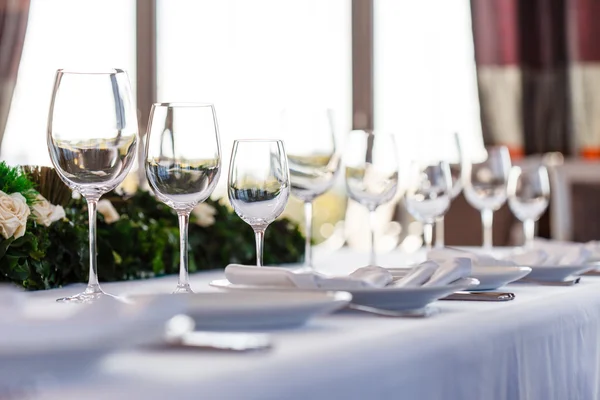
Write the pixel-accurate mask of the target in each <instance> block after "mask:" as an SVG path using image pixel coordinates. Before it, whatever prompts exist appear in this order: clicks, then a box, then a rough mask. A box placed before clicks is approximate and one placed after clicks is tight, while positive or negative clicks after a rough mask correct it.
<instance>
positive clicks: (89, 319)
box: [0, 297, 182, 387]
mask: <svg viewBox="0 0 600 400" xmlns="http://www.w3.org/2000/svg"><path fill="white" fill-rule="evenodd" d="M181 310H182V303H181V301H180V300H179V299H176V298H173V299H171V300H169V301H165V302H162V303H156V302H153V301H148V302H141V303H140V304H136V305H132V304H124V303H122V302H118V301H116V300H114V299H110V298H108V297H107V298H106V299H103V300H102V301H98V302H96V303H93V304H62V303H56V301H55V299H54V297H52V298H48V297H46V298H30V297H27V298H26V299H25V301H23V305H22V307H19V308H18V309H17V310H13V311H11V312H4V313H3V315H2V316H1V317H0V330H1V331H2V335H0V371H2V373H1V374H0V387H1V385H3V384H5V383H6V384H7V383H10V384H13V383H14V384H15V385H24V386H27V385H32V384H34V383H35V381H36V380H37V379H45V378H52V379H66V380H77V379H81V378H83V377H85V376H86V375H87V374H89V373H91V372H92V371H93V370H94V367H95V365H96V363H97V361H99V360H100V359H101V358H102V357H103V356H105V355H106V354H108V353H110V352H112V351H115V350H119V349H123V348H128V347H131V346H137V345H145V344H151V343H159V342H161V341H162V340H163V338H164V332H165V323H166V321H168V320H169V319H170V318H171V317H172V316H174V315H176V314H178V313H181ZM5 311H6V310H5Z"/></svg>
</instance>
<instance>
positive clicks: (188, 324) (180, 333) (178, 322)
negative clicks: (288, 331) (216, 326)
mask: <svg viewBox="0 0 600 400" xmlns="http://www.w3.org/2000/svg"><path fill="white" fill-rule="evenodd" d="M194 325H195V324H194V320H193V319H192V318H190V317H188V316H187V315H176V316H175V317H173V318H171V319H170V320H169V321H168V322H167V330H166V335H165V344H166V345H167V346H168V347H176V348H193V349H203V350H221V351H251V350H265V349H270V348H271V347H272V341H271V337H270V336H269V335H267V334H265V333H247V332H206V331H195V330H194Z"/></svg>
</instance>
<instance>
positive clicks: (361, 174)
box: [344, 130, 398, 265]
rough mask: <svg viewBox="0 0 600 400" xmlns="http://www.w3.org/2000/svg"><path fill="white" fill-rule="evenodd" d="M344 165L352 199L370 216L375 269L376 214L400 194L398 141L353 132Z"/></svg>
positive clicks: (383, 135)
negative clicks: (398, 191)
mask: <svg viewBox="0 0 600 400" xmlns="http://www.w3.org/2000/svg"><path fill="white" fill-rule="evenodd" d="M344 164H345V182H346V191H347V193H348V196H349V197H350V198H351V199H352V200H354V201H356V202H358V203H359V204H362V205H363V206H365V207H366V208H367V209H368V210H369V213H370V225H371V227H370V228H371V255H370V265H375V232H374V230H375V210H376V209H377V207H379V206H380V205H382V204H384V203H387V202H389V201H391V200H392V199H393V198H394V196H395V195H396V192H397V190H398V159H397V150H396V142H395V140H394V137H393V136H392V135H389V134H385V133H374V132H371V131H364V130H357V131H352V132H351V133H350V135H349V136H348V140H347V143H346V149H345V152H344Z"/></svg>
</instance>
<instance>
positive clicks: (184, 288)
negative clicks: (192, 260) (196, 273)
mask: <svg viewBox="0 0 600 400" xmlns="http://www.w3.org/2000/svg"><path fill="white" fill-rule="evenodd" d="M185 293H189V294H193V293H194V291H193V290H192V288H190V285H189V283H186V284H185V285H184V284H179V285H177V288H175V291H174V292H173V294H185Z"/></svg>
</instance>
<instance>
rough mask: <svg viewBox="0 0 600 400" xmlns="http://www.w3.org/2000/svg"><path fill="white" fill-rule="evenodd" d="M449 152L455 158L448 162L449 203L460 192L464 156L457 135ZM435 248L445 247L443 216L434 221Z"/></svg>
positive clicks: (454, 135)
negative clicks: (450, 184) (450, 186)
mask: <svg viewBox="0 0 600 400" xmlns="http://www.w3.org/2000/svg"><path fill="white" fill-rule="evenodd" d="M450 150H451V152H452V153H454V154H453V155H454V156H455V158H453V159H452V162H449V163H448V165H449V167H450V176H451V178H452V188H451V190H450V202H451V203H452V200H454V199H455V198H456V197H457V196H458V195H459V194H460V192H461V191H462V189H463V185H462V170H463V163H464V154H463V148H462V145H461V142H460V136H459V134H458V133H454V134H453V135H452V143H451V149H450ZM435 246H436V247H440V248H441V247H444V246H445V225H444V215H441V216H440V217H438V218H437V219H436V221H435Z"/></svg>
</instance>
